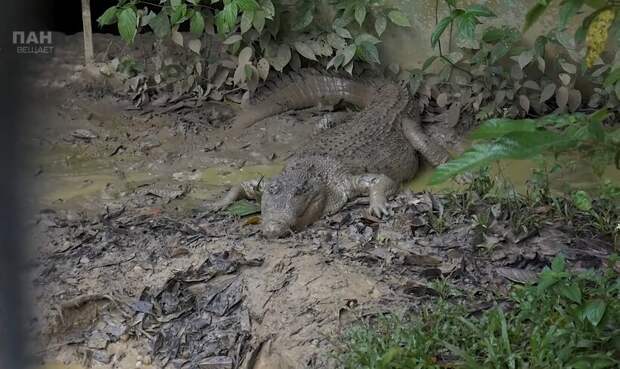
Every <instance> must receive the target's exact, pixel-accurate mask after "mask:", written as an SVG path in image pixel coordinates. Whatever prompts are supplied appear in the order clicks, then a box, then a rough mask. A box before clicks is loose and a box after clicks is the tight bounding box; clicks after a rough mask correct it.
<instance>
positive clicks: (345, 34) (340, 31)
mask: <svg viewBox="0 0 620 369" xmlns="http://www.w3.org/2000/svg"><path fill="white" fill-rule="evenodd" d="M334 31H336V34H337V35H338V36H340V37H342V38H351V37H353V36H351V32H349V30H348V29H346V28H342V27H337V26H334Z"/></svg>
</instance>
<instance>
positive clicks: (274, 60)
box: [266, 44, 291, 72]
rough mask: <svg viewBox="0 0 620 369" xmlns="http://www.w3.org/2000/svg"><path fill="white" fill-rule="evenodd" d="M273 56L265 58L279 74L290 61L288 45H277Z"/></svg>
mask: <svg viewBox="0 0 620 369" xmlns="http://www.w3.org/2000/svg"><path fill="white" fill-rule="evenodd" d="M273 54H275V55H273ZM273 54H270V55H267V56H266V58H267V60H268V61H269V64H271V66H272V67H273V68H274V69H275V70H277V71H278V72H281V71H282V69H284V67H286V65H287V64H288V63H289V62H290V61H291V48H290V47H289V46H288V45H284V44H283V45H279V46H278V48H277V50H276V52H275V53H273Z"/></svg>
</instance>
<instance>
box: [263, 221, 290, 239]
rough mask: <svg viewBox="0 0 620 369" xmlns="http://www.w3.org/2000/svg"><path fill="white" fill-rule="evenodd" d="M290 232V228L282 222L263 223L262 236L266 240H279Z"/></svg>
mask: <svg viewBox="0 0 620 369" xmlns="http://www.w3.org/2000/svg"><path fill="white" fill-rule="evenodd" d="M289 232H290V227H289V226H288V225H287V224H285V223H282V222H277V221H268V222H265V223H263V236H265V237H267V238H279V237H282V236H284V235H286V234H288V233H289Z"/></svg>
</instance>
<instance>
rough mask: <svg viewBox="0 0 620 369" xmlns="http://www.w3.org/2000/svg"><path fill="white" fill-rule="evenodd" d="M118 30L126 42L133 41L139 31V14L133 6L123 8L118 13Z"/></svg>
mask: <svg viewBox="0 0 620 369" xmlns="http://www.w3.org/2000/svg"><path fill="white" fill-rule="evenodd" d="M118 32H119V33H120V35H121V37H122V38H123V40H125V42H127V43H132V42H133V39H134V37H136V33H137V32H138V16H137V15H136V11H135V10H133V9H132V8H125V9H123V10H122V11H121V12H120V14H119V15H118Z"/></svg>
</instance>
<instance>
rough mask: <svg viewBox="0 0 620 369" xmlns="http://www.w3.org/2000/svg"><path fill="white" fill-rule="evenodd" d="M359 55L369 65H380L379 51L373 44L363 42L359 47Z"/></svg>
mask: <svg viewBox="0 0 620 369" xmlns="http://www.w3.org/2000/svg"><path fill="white" fill-rule="evenodd" d="M357 46H358V47H357V54H358V55H359V57H360V58H361V59H362V60H365V61H366V62H368V63H371V64H373V63H375V64H379V63H380V60H379V50H377V47H376V46H375V45H374V44H373V43H371V42H367V41H364V42H361V43H359V44H358V45H357Z"/></svg>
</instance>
